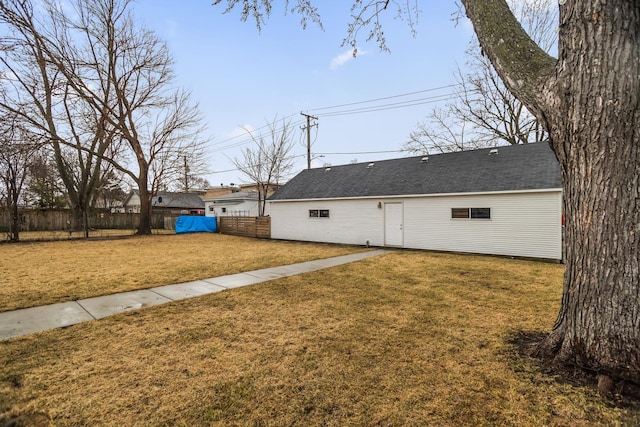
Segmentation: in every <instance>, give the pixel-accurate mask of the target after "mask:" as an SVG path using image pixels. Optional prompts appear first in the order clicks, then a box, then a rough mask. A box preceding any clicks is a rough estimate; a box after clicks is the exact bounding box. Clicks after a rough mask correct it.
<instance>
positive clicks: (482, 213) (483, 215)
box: [471, 208, 491, 219]
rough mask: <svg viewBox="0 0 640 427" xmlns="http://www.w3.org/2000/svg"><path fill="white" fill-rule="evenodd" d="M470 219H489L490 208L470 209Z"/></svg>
mask: <svg viewBox="0 0 640 427" xmlns="http://www.w3.org/2000/svg"><path fill="white" fill-rule="evenodd" d="M471 218H474V219H491V208H471Z"/></svg>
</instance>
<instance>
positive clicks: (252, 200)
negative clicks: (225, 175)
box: [204, 191, 258, 217]
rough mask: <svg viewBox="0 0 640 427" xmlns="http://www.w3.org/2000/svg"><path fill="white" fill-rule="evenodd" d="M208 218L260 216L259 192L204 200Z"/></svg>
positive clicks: (226, 195)
mask: <svg viewBox="0 0 640 427" xmlns="http://www.w3.org/2000/svg"><path fill="white" fill-rule="evenodd" d="M204 203H205V212H206V214H205V215H207V216H215V217H220V216H258V192H257V191H238V192H235V193H231V194H225V195H223V196H217V197H209V198H205V199H204Z"/></svg>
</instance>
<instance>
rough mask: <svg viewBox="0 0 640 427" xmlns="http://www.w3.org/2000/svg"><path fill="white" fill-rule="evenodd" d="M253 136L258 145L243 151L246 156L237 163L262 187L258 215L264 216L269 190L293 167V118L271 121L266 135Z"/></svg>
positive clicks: (259, 189) (238, 166)
mask: <svg viewBox="0 0 640 427" xmlns="http://www.w3.org/2000/svg"><path fill="white" fill-rule="evenodd" d="M245 130H246V131H247V133H249V134H250V135H251V139H252V140H253V142H254V143H255V147H253V148H246V149H244V150H243V159H237V158H234V159H233V164H234V165H235V166H236V167H237V168H238V170H240V171H241V172H242V173H244V174H245V175H246V176H247V177H248V178H249V179H250V180H252V181H254V182H255V183H256V185H257V186H258V208H259V209H258V215H259V216H264V214H265V207H266V203H267V196H268V193H269V191H270V190H271V189H272V187H273V186H274V184H275V185H278V184H280V183H281V182H282V180H283V179H285V178H286V177H287V176H288V175H289V174H290V173H291V170H292V168H293V157H292V156H291V151H292V150H293V146H294V142H293V135H292V134H293V130H292V128H291V121H285V120H284V119H283V120H282V121H278V120H277V119H274V120H273V121H272V122H271V123H269V124H268V130H267V132H266V135H265V134H263V133H260V134H258V135H255V134H254V133H253V132H251V130H249V129H245Z"/></svg>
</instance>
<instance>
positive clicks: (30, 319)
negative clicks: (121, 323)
mask: <svg viewBox="0 0 640 427" xmlns="http://www.w3.org/2000/svg"><path fill="white" fill-rule="evenodd" d="M387 252H388V251H386V250H384V249H379V250H375V251H371V252H361V253H357V254H350V255H343V256H338V257H333V258H326V259H319V260H314V261H307V262H302V263H299V264H291V265H284V266H281V267H273V268H265V269H262V270H255V271H249V272H246V273H238V274H231V275H228V276H221V277H214V278H211V279H204V280H197V281H195V282H186V283H178V284H176V285H167V286H158V287H155V288H149V289H142V290H139V291H131V292H123V293H119V294H112V295H105V296H101V297H94V298H86V299H81V300H77V301H69V302H63V303H58V304H51V305H45V306H41V307H32V308H25V309H21V310H14V311H6V312H3V313H0V340H5V339H8V338H13V337H19V336H23V335H28V334H32V333H34V332H40V331H45V330H48V329H56V328H63V327H66V326H71V325H75V324H77V323H80V322H87V321H89V320H94V319H101V318H103V317H107V316H111V315H113V314H116V313H122V312H124V311H129V310H135V309H138V308H142V307H150V306H152V305H158V304H164V303H167V302H171V301H177V300H181V299H185V298H193V297H197V296H200V295H205V294H211V293H214V292H220V291H224V290H225V289H231V288H238V287H241V286H247V285H254V284H256V283H261V282H266V281H268V280H274V279H279V278H281V277H288V276H294V275H296V274H302V273H308V272H311V271H316V270H322V269H324V268H329V267H335V266H337V265H341V264H347V263H350V262H354V261H360V260H362V259H365V258H369V257H373V256H377V255H382V254H384V253H387Z"/></svg>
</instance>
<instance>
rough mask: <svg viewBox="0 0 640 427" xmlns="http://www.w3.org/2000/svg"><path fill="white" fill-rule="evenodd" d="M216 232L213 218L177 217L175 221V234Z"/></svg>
mask: <svg viewBox="0 0 640 427" xmlns="http://www.w3.org/2000/svg"><path fill="white" fill-rule="evenodd" d="M216 231H217V227H216V218H215V217H214V216H179V217H178V219H177V220H176V233H177V234H181V233H200V232H207V233H215V232H216Z"/></svg>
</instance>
